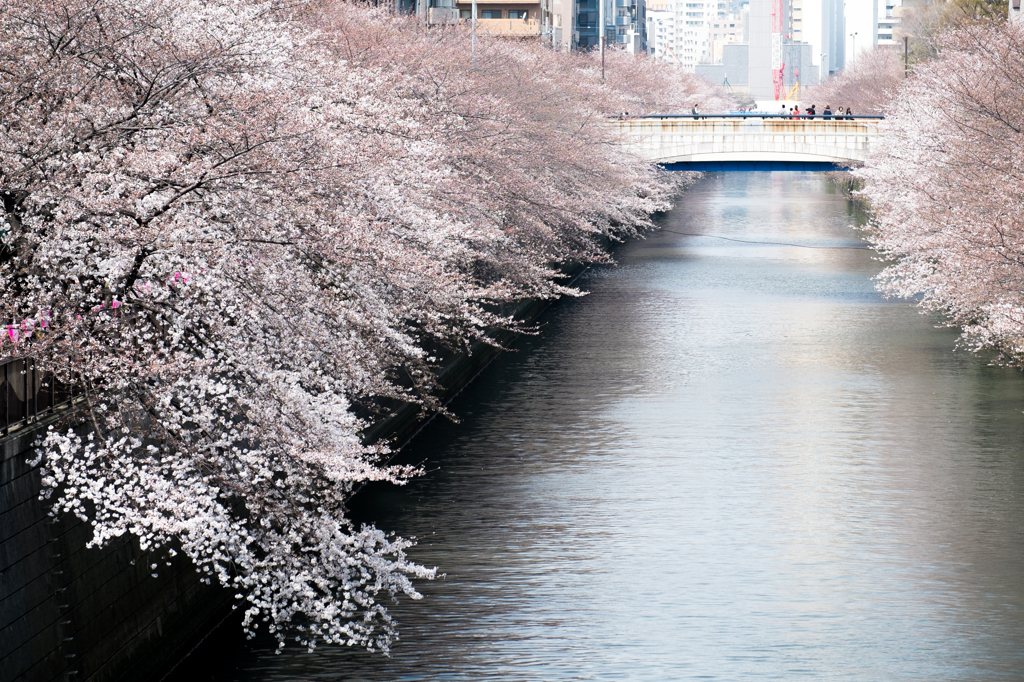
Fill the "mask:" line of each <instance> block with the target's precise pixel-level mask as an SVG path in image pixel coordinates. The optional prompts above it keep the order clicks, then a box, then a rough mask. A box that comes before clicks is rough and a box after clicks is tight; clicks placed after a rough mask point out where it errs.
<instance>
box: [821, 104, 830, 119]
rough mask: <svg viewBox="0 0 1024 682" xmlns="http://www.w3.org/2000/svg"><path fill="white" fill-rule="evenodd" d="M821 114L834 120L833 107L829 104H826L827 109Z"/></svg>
mask: <svg viewBox="0 0 1024 682" xmlns="http://www.w3.org/2000/svg"><path fill="white" fill-rule="evenodd" d="M821 115H822V116H824V117H825V120H826V121H831V120H832V108H831V107H830V106H829V105H827V104H826V105H825V109H824V110H823V111H822V112H821Z"/></svg>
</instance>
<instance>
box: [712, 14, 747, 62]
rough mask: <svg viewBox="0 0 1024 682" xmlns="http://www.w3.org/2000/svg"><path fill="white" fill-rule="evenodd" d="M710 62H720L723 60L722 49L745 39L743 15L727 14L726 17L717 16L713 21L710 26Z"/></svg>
mask: <svg viewBox="0 0 1024 682" xmlns="http://www.w3.org/2000/svg"><path fill="white" fill-rule="evenodd" d="M709 33H710V36H711V40H710V47H711V49H710V60H709V61H710V62H711V63H712V64H720V63H721V62H722V49H723V48H724V47H725V46H726V45H736V44H738V43H742V42H744V41H743V15H742V14H740V15H736V14H726V15H725V16H724V17H715V18H714V19H713V20H712V21H711V28H710V31H709Z"/></svg>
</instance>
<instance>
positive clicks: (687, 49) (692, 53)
mask: <svg viewBox="0 0 1024 682" xmlns="http://www.w3.org/2000/svg"><path fill="white" fill-rule="evenodd" d="M726 7H727V2H726V1H725V0H665V1H664V2H660V3H657V4H656V3H654V2H652V3H651V5H650V8H649V10H648V12H647V51H648V53H649V54H650V55H652V56H653V57H654V58H655V59H660V60H662V61H667V62H669V63H672V64H676V65H677V66H679V67H680V68H683V69H685V70H686V71H693V70H694V67H696V66H697V64H701V63H705V62H709V61H711V59H712V57H713V53H712V45H711V40H712V38H711V35H712V24H713V23H715V21H719V23H721V21H720V20H721V19H724V18H725V17H726V16H727V15H726Z"/></svg>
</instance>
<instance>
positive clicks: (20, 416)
mask: <svg viewBox="0 0 1024 682" xmlns="http://www.w3.org/2000/svg"><path fill="white" fill-rule="evenodd" d="M76 396H77V392H76V391H74V390H73V389H70V388H69V387H67V386H65V385H64V384H62V383H61V382H59V381H56V380H55V379H54V377H53V375H52V374H51V373H49V372H45V371H42V370H40V369H38V368H37V367H36V361H35V360H34V359H32V358H25V357H12V358H7V359H4V360H0V438H2V437H4V436H7V435H9V434H10V433H11V432H13V431H15V430H17V429H20V428H22V427H25V426H28V425H29V424H32V423H34V422H36V421H38V420H39V419H40V418H42V417H44V416H46V415H48V414H51V413H53V412H54V411H56V410H57V409H59V408H61V407H64V406H66V405H70V404H71V402H72V401H73V400H74V399H75V397H76Z"/></svg>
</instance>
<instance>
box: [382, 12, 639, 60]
mask: <svg viewBox="0 0 1024 682" xmlns="http://www.w3.org/2000/svg"><path fill="white" fill-rule="evenodd" d="M601 2H603V3H604V17H605V40H606V43H607V44H608V45H609V46H617V47H620V48H623V49H625V50H626V51H627V52H631V53H633V54H642V53H646V52H647V36H646V25H645V0H532V1H526V2H517V1H516V0H477V3H476V6H477V16H476V27H477V31H479V32H481V33H489V34H491V35H500V36H507V37H510V38H530V37H539V38H540V39H541V40H542V41H544V42H545V43H546V44H547V45H549V46H550V47H551V48H552V49H556V50H564V51H570V50H590V49H596V48H597V47H598V46H599V42H600V37H599V36H600V28H599V21H600V13H601V8H600V5H599V3H601ZM396 3H398V4H396V8H397V9H399V10H400V11H415V13H416V14H417V16H419V17H421V18H422V19H423V21H425V22H426V23H428V24H454V23H456V22H467V23H468V22H472V20H473V4H472V0H396ZM403 3H410V4H408V5H406V4H403ZM412 3H415V4H412Z"/></svg>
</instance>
